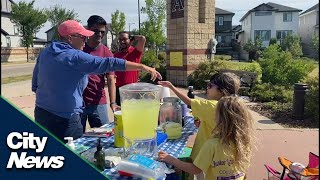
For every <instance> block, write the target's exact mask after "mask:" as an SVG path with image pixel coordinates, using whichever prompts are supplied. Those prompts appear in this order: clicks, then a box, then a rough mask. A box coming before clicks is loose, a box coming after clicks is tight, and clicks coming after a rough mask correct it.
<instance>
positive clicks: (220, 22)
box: [218, 17, 223, 26]
mask: <svg viewBox="0 0 320 180" xmlns="http://www.w3.org/2000/svg"><path fill="white" fill-rule="evenodd" d="M218 21H219V26H223V17H218Z"/></svg>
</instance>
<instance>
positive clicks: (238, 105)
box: [159, 96, 254, 180]
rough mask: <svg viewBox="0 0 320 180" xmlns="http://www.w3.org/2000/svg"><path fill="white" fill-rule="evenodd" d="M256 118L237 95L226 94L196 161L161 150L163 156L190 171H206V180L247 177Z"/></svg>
mask: <svg viewBox="0 0 320 180" xmlns="http://www.w3.org/2000/svg"><path fill="white" fill-rule="evenodd" d="M253 129H254V128H253V121H252V117H251V115H250V112H249V110H248V108H247V107H246V105H245V104H244V103H243V102H242V101H241V99H240V98H238V97H236V96H225V97H222V98H221V99H220V100H219V102H218V104H217V109H216V126H215V128H214V129H213V131H212V137H211V138H209V139H208V140H207V141H206V142H205V143H204V144H203V146H202V147H201V149H200V152H199V153H198V155H197V156H196V158H195V160H194V161H193V163H187V162H183V161H180V160H178V159H176V158H174V157H172V156H170V155H168V154H167V153H165V152H163V151H161V152H159V160H160V161H164V162H166V163H169V164H172V165H174V166H175V167H177V168H179V169H181V170H183V171H186V172H188V173H190V174H199V173H201V172H203V173H204V175H205V179H206V180H212V179H216V180H219V179H236V180H242V179H244V177H245V172H246V171H247V169H248V167H249V164H250V158H251V154H252V147H253V146H252V145H253V138H254V136H253Z"/></svg>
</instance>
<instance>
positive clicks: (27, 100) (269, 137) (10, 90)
mask: <svg viewBox="0 0 320 180" xmlns="http://www.w3.org/2000/svg"><path fill="white" fill-rule="evenodd" d="M180 90H181V91H183V92H184V93H185V94H187V89H182V88H180ZM195 94H196V98H205V96H204V94H203V93H202V92H200V91H196V92H195ZM2 96H3V97H4V98H5V99H7V100H8V101H9V102H10V103H12V104H13V105H15V106H16V107H17V108H18V109H20V110H21V111H22V112H24V113H25V114H26V115H28V116H29V117H30V118H32V119H33V110H34V104H35V96H34V93H33V92H31V81H30V80H29V81H23V82H16V83H10V84H4V85H2ZM171 96H175V94H174V93H173V92H171ZM246 103H249V102H248V101H246ZM109 112H110V113H109V115H110V117H111V118H112V119H113V115H112V111H111V110H109ZM251 113H252V116H253V118H254V120H255V122H256V134H257V139H258V140H259V142H258V144H257V150H256V152H255V154H254V157H253V159H252V162H251V166H250V168H249V171H248V176H247V179H249V180H262V179H266V178H267V171H266V170H265V168H264V164H269V165H271V166H273V167H274V168H276V169H277V170H279V171H282V168H281V166H280V164H279V162H278V157H279V156H283V157H286V158H287V159H289V160H292V161H294V162H300V163H302V164H305V165H307V163H308V153H309V151H311V152H313V153H315V154H317V155H319V149H318V146H319V130H318V129H315V130H310V129H291V128H283V127H282V126H280V125H279V124H277V123H275V122H273V121H272V120H270V119H269V118H267V117H264V116H261V115H260V114H258V113H256V112H254V111H251Z"/></svg>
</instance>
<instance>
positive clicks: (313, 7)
mask: <svg viewBox="0 0 320 180" xmlns="http://www.w3.org/2000/svg"><path fill="white" fill-rule="evenodd" d="M316 9H319V3H318V4H316V5H314V6H312V7H311V8H309V9H307V10H305V11H304V12H302V13H301V14H300V16H301V15H303V14H306V13H308V12H310V11H313V10H316Z"/></svg>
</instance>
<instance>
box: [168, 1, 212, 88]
mask: <svg viewBox="0 0 320 180" xmlns="http://www.w3.org/2000/svg"><path fill="white" fill-rule="evenodd" d="M214 19H215V0H167V80H169V81H171V82H172V83H173V84H175V85H182V86H187V85H188V82H187V77H188V75H189V74H191V73H192V72H193V71H194V70H195V69H196V68H197V67H198V64H199V63H200V62H203V61H207V60H209V59H208V58H210V56H209V52H210V50H209V49H210V40H211V39H212V38H213V37H214V32H215V27H214V21H215V20H214Z"/></svg>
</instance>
